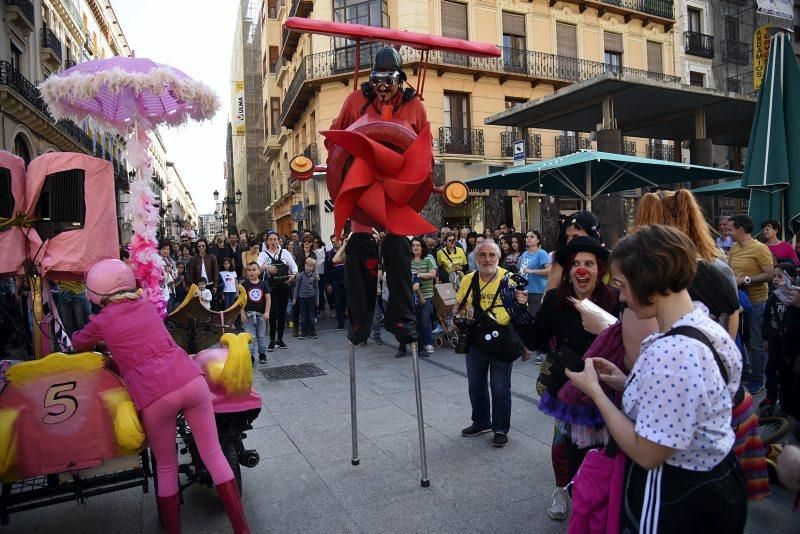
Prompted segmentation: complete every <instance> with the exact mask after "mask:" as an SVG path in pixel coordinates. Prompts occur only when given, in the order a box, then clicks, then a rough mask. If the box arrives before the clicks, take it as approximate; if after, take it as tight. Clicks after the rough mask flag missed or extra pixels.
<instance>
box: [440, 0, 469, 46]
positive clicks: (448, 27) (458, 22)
mask: <svg viewBox="0 0 800 534" xmlns="http://www.w3.org/2000/svg"><path fill="white" fill-rule="evenodd" d="M442 36H443V37H454V38H456V39H468V38H469V36H468V35H467V5H466V4H459V3H458V2H451V1H450V0H442Z"/></svg>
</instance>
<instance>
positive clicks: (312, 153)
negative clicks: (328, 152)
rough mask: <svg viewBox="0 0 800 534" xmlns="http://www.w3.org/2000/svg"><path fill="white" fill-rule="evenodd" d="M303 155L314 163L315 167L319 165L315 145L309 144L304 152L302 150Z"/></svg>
mask: <svg viewBox="0 0 800 534" xmlns="http://www.w3.org/2000/svg"><path fill="white" fill-rule="evenodd" d="M303 155H304V156H305V157H307V158H308V159H310V160H311V161H313V162H314V164H315V165H316V164H317V163H319V152H318V151H317V143H310V144H309V145H308V146H307V147H306V148H305V150H303Z"/></svg>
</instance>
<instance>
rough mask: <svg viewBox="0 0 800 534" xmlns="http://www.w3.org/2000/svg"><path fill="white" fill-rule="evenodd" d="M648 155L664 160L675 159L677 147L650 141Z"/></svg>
mask: <svg viewBox="0 0 800 534" xmlns="http://www.w3.org/2000/svg"><path fill="white" fill-rule="evenodd" d="M646 154H647V157H648V158H650V159H660V160H662V161H674V160H675V147H674V146H673V145H666V144H664V143H650V144H649V145H647V150H646Z"/></svg>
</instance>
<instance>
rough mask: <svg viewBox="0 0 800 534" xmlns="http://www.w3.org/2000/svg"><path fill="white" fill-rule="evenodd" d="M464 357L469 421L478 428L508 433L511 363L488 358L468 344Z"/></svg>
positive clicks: (509, 426)
mask: <svg viewBox="0 0 800 534" xmlns="http://www.w3.org/2000/svg"><path fill="white" fill-rule="evenodd" d="M466 361H467V382H468V384H469V402H470V404H472V424H474V425H475V426H476V427H478V428H491V429H492V432H504V433H508V430H509V428H511V368H512V366H513V365H514V364H513V363H505V362H501V361H499V360H496V359H492V358H490V357H489V355H488V354H486V353H485V352H483V351H482V350H481V349H479V348H478V347H476V346H474V345H470V348H469V353H468V354H467V357H466ZM487 375H488V377H487ZM487 378H488V380H487ZM490 387H491V393H492V397H491V405H490V404H489V388H490ZM490 408H491V417H490V416H489V410H490Z"/></svg>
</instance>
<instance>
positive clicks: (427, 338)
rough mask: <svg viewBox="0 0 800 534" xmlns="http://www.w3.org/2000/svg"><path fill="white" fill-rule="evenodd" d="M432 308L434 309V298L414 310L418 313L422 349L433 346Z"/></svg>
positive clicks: (418, 330)
mask: <svg viewBox="0 0 800 534" xmlns="http://www.w3.org/2000/svg"><path fill="white" fill-rule="evenodd" d="M431 308H433V297H431V298H429V299H425V304H423V305H422V306H414V310H415V311H416V313H417V335H418V336H419V346H420V347H425V346H426V345H432V344H433V334H432V333H431V332H433V327H432V325H431Z"/></svg>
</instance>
